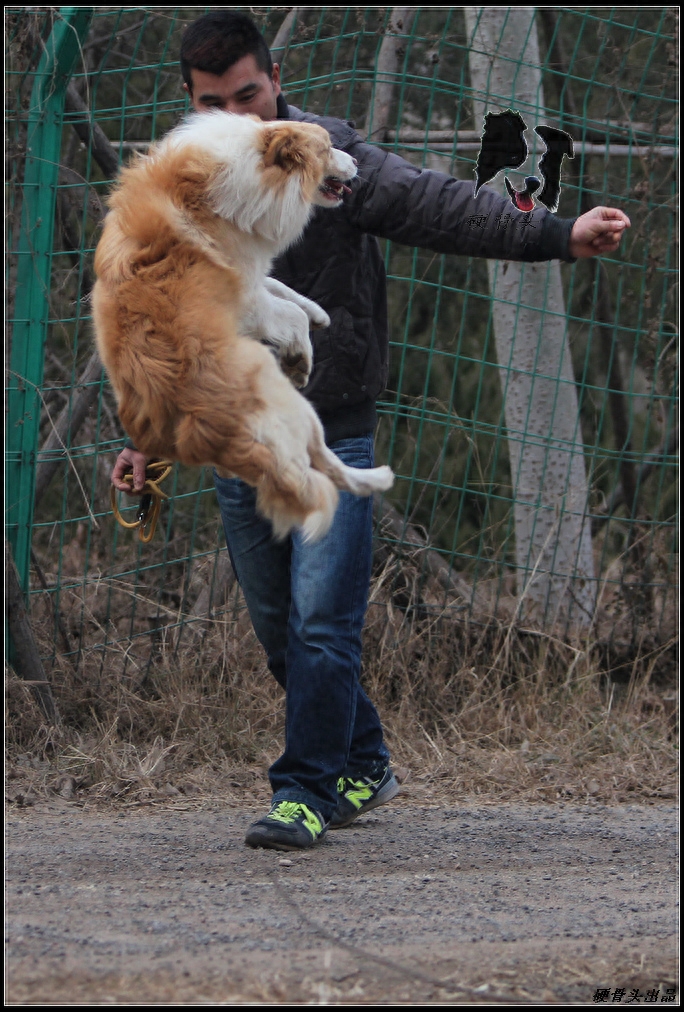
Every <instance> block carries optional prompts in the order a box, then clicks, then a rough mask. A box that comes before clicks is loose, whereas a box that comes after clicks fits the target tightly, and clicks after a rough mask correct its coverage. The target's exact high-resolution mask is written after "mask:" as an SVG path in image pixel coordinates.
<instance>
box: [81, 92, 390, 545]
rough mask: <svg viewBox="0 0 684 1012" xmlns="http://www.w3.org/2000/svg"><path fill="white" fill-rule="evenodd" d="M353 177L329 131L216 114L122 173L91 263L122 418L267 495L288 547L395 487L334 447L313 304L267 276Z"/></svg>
mask: <svg viewBox="0 0 684 1012" xmlns="http://www.w3.org/2000/svg"><path fill="white" fill-rule="evenodd" d="M355 174H356V167H355V163H354V160H353V159H352V158H351V157H350V156H349V155H347V154H345V153H344V152H342V151H338V150H336V149H334V148H333V147H332V146H331V143H330V137H329V135H328V133H327V131H325V130H324V129H323V128H322V127H320V126H317V125H315V124H310V123H290V122H287V121H285V122H273V123H263V122H261V121H260V120H257V119H255V118H253V117H250V116H233V115H229V114H228V113H224V112H208V113H201V114H199V115H196V116H194V117H193V118H192V119H190V120H189V121H188V122H187V123H185V124H183V125H181V126H180V127H177V128H176V129H175V130H173V131H171V133H170V134H168V135H167V136H166V138H164V140H163V141H161V142H160V143H159V144H157V145H155V146H153V147H152V148H151V149H150V151H149V153H148V154H147V155H145V156H143V157H139V158H138V159H136V161H135V162H134V163H133V164H132V165H131V166H130V167H128V168H126V169H124V170H123V171H122V173H121V177H120V179H119V181H118V184H117V186H116V188H115V190H114V192H113V194H112V196H111V198H110V200H109V207H110V211H109V213H108V215H107V217H106V219H105V224H104V231H103V235H102V238H101V240H100V242H99V244H98V247H97V251H96V254H95V270H96V273H97V276H98V280H97V283H96V285H95V288H94V291H93V319H94V323H95V334H96V339H97V345H98V348H99V351H100V356H101V358H102V362H103V364H104V366H105V368H106V370H107V373H108V376H109V379H110V381H111V384H112V386H113V388H114V391H115V394H116V397H117V403H118V409H119V415H120V418H121V421H122V423H123V426H124V428H125V429H126V431H127V433H128V434H129V436H130V437H131V439H132V440H133V441H134V443H135V445H136V447H137V448H138V449H139V450H140V451H141V452H143V453H145V454H146V455H148V456H150V457H152V456H160V457H170V458H172V459H175V460H178V461H181V462H182V463H183V464H191V465H205V464H210V465H214V466H215V467H216V468H217V469H218V470H219V471H220V472H221V473H222V474H226V473H230V474H235V475H237V476H238V477H240V478H242V479H243V480H244V481H246V482H248V483H249V484H250V485H253V486H255V487H256V488H257V506H258V509H259V510H260V511H261V512H262V513H263V515H264V516H266V517H268V518H269V519H270V520H271V521H272V523H273V528H274V533H275V534H276V536H277V537H283V536H284V535H285V534H287V533H288V532H289V531H290V530H292V528H294V527H302V528H303V532H304V536H305V537H306V538H308V539H316V538H319V537H321V536H322V535H323V534H324V533H325V532H326V531H327V530H328V527H329V526H330V523H331V521H332V518H333V515H334V512H335V508H336V505H337V498H338V493H337V490H338V489H345V490H347V491H349V492H353V493H355V494H356V495H370V494H372V492H373V491H375V490H384V489H387V488H389V487H390V485H391V484H392V481H393V475H392V472H391V471H390V469H389V468H388V467H378V468H372V469H369V470H359V469H355V468H350V467H347V466H345V465H344V464H342V462H341V461H340V460H339V459H338V458H337V457H336V456H335V455H334V454H333V453H331V451H330V450H329V449H328V448H327V447H326V445H325V442H324V439H323V429H322V426H321V423H320V421H319V420H318V417H317V415H316V413H315V412H314V410H313V408H312V407H311V405H310V404H309V403H308V401H306V400H305V399H304V397H302V396H301V394H299V393H298V392H297V391H296V390H295V389H294V386H293V385H292V383H291V382H290V381H289V380H288V379H287V378H286V376H285V375H284V373H283V371H282V369H281V367H280V366H279V364H278V362H277V361H276V358H275V357H274V354H273V353H272V351H269V350H268V348H267V347H265V346H264V344H263V343H261V342H266V343H267V344H268V345H270V346H271V348H272V349H273V350H274V351H275V352H276V354H277V355H278V358H279V360H280V363H281V365H282V366H283V368H285V369H287V370H288V371H289V374H290V375H291V378H292V380H293V382H294V383H297V384H298V385H304V384H305V383H306V380H307V377H308V374H309V371H310V368H311V357H312V353H311V343H310V340H309V328H310V326H311V325H313V326H319V327H320V326H328V325H329V322H330V321H329V319H328V316H327V314H326V313H325V312H324V311H323V310H322V309H321V308H320V307H319V306H317V305H316V304H315V303H313V302H311V301H310V300H308V299H305V298H304V297H303V296H300V295H298V294H296V293H295V292H293V291H292V290H291V289H289V288H287V287H286V286H285V285H282V284H280V283H279V282H277V281H275V280H274V279H272V278H269V277H268V272H269V270H270V266H271V262H272V260H273V258H274V257H275V256H276V255H277V254H278V253H280V252H281V251H282V250H284V249H285V248H286V247H287V246H288V245H290V244H291V243H292V242H293V241H294V240H295V239H297V238H298V237H299V236H300V235H301V233H302V231H303V229H304V227H305V225H306V223H307V221H308V220H309V217H310V215H311V213H312V210H313V207H314V206H315V205H319V206H322V207H336V206H338V205H339V204H340V203H341V200H342V198H343V195H344V193H345V192H348V187H346V186H345V180H349V179H351V178H352V177H353V176H354V175H355Z"/></svg>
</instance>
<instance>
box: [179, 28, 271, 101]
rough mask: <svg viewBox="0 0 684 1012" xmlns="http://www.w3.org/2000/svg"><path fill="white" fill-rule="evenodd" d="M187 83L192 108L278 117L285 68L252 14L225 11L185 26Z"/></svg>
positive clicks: (183, 46)
mask: <svg viewBox="0 0 684 1012" xmlns="http://www.w3.org/2000/svg"><path fill="white" fill-rule="evenodd" d="M180 65H181V73H182V75H183V82H184V83H183V87H184V88H185V90H186V91H187V92H188V94H189V95H190V100H191V102H192V105H193V108H194V109H196V110H197V111H198V112H201V111H203V110H206V109H223V110H224V111H226V112H234V113H251V114H252V115H254V116H259V117H260V118H261V119H263V120H270V119H276V117H277V115H278V113H277V98H278V95H279V94H280V68H279V67H278V65H277V64H274V63H273V62H272V60H271V54H270V52H269V49H268V46H267V45H266V41H265V39H264V37H263V35H262V34H261V32H260V31H259V30H258V28H257V27H256V25H255V24H254V22H253V21H252V20H251V18H248V17H247V16H246V15H245V14H240V13H239V12H237V11H231V10H222V11H215V12H214V13H212V14H206V15H204V17H201V18H198V20H197V21H194V22H193V23H192V24H191V25H189V26H188V28H187V29H186V30H185V34H184V35H183V41H182V42H181V51H180Z"/></svg>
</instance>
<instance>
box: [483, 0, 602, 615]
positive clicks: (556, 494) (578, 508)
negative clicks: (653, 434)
mask: <svg viewBox="0 0 684 1012" xmlns="http://www.w3.org/2000/svg"><path fill="white" fill-rule="evenodd" d="M464 10H465V17H466V26H467V31H468V38H469V40H470V47H471V48H470V75H471V82H472V86H473V91H474V93H475V95H476V96H477V97H476V98H474V99H473V107H474V114H475V122H476V125H477V126H478V128H482V126H483V121H484V115H485V113H486V112H501V111H503V110H504V109H507V108H511V109H515V110H517V111H519V112H520V114H521V115H522V117H523V119H524V121H525V122H526V123H527V125H528V130H527V133H526V138H527V141H528V146H529V148H530V152H531V156H532V157H531V158H530V159H529V160H528V162H527V163H526V164H525V165H524V166H521V167H520V169H519V172H520V173H521V174H522V173H524V175H528V174H530V175H535V174H536V172H535V168H536V165H537V155H536V151H535V150H534V141H536V134H534V133H533V130H534V127H535V126H537V125H538V124H540V123H546V122H547V120H546V118H545V111H544V96H543V91H542V85H541V72H540V69H539V67H540V61H539V45H538V39H537V30H536V24H535V17H534V14H535V9H534V8H533V7H466V8H464ZM542 152H543V148H541V150H540V152H539V154H541V153H542ZM504 174H505V173H504V172H502V173H501V174H500V177H501V178H497V179H496V180H493V181H492V182H491V183H490V184H488V185H490V186H494V187H495V188H496V189H498V190H499V192H501V193H504V192H505V190H504V185H503V177H504ZM521 180H522V175H521V176H514V177H513V179H512V181H514V182H515V181H517V182H518V188H521V187H522V182H521ZM488 268H489V281H490V291H491V294H492V298H493V307H492V313H493V320H494V330H495V338H496V350H497V357H498V361H499V368H500V370H501V373H500V375H501V384H502V390H503V398H504V404H505V418H506V428H507V430H508V444H509V455H510V465H511V477H512V484H513V498H514V501H515V506H514V516H515V539H516V562H517V567H518V571H517V576H518V578H517V592H518V598H519V612H518V614H519V615H520V616H521V617H522V618H524V620H525V621H527V622H530V623H534V624H535V625H537V626H538V627H543V628H547V629H550V628H552V627H555V626H559V625H560V626H562V627H567V626H568V625H571V626H572V627H574V628H580V629H581V628H583V627H586V626H587V625H588V624H589V623H590V621H591V615H592V610H593V605H594V599H595V581H594V565H593V558H592V546H591V531H590V525H589V521H588V518H587V515H586V507H587V491H588V490H587V479H586V472H585V462H584V448H583V444H582V433H581V428H580V420H579V411H578V403H577V392H576V388H575V378H574V375H573V369H572V361H571V358H570V350H569V347H568V342H567V337H566V328H567V318H566V315H565V305H564V298H563V289H562V285H561V276H560V265H559V263H558V262H557V261H553V262H551V263H548V264H547V263H538V264H519V263H511V262H505V263H502V262H497V261H490V262H489V264H488Z"/></svg>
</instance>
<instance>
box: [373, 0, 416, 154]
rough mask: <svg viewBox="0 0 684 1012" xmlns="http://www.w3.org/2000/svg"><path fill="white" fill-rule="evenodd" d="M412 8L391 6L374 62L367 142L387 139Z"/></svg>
mask: <svg viewBox="0 0 684 1012" xmlns="http://www.w3.org/2000/svg"><path fill="white" fill-rule="evenodd" d="M415 13H416V8H415V7H394V8H393V9H392V14H391V15H390V19H389V24H388V25H387V31H386V32H385V37H384V39H383V40H382V45H381V46H380V51H379V53H378V58H377V60H376V63H375V86H374V90H373V103H372V105H371V108H370V109H369V112H368V122H367V124H366V135H367V137H368V140H373V141H378V142H382V141H384V140H386V134H387V128H388V126H389V118H390V112H391V110H392V102H393V100H394V93H395V91H396V75H397V71H398V70H399V65H400V61H401V59H402V57H403V54H404V47H405V46H406V39H405V38H404V36H406V35H408V34H409V32H410V31H411V25H412V23H413V18H414V15H415Z"/></svg>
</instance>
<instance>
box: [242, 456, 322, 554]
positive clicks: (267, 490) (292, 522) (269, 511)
mask: <svg viewBox="0 0 684 1012" xmlns="http://www.w3.org/2000/svg"><path fill="white" fill-rule="evenodd" d="M338 499H339V496H338V492H337V489H336V488H335V485H334V484H333V482H332V481H330V479H329V478H328V477H327V476H326V475H325V474H322V473H321V472H320V471H313V470H310V469H309V470H307V471H306V472H305V473H304V474H300V475H298V476H297V478H296V480H294V481H288V480H287V479H284V478H283V476H282V475H280V474H278V472H277V471H275V470H269V471H267V472H266V473H265V474H264V475H263V477H262V478H261V480H260V481H259V483H258V485H257V509H258V510H259V512H260V513H261V514H262V515H263V516H265V517H266V518H267V519H268V520H270V521H271V524H272V526H273V534H274V535H275V537H276V538H284V537H286V536H287V535H288V534H289V533H290V531H292V530H293V528H295V527H299V528H301V531H302V535H303V538H304V540H305V541H319V540H320V538H322V537H323V536H324V535H325V534H327V532H328V530H329V528H330V525H331V524H332V521H333V517H334V516H335V510H336V509H337V502H338Z"/></svg>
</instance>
